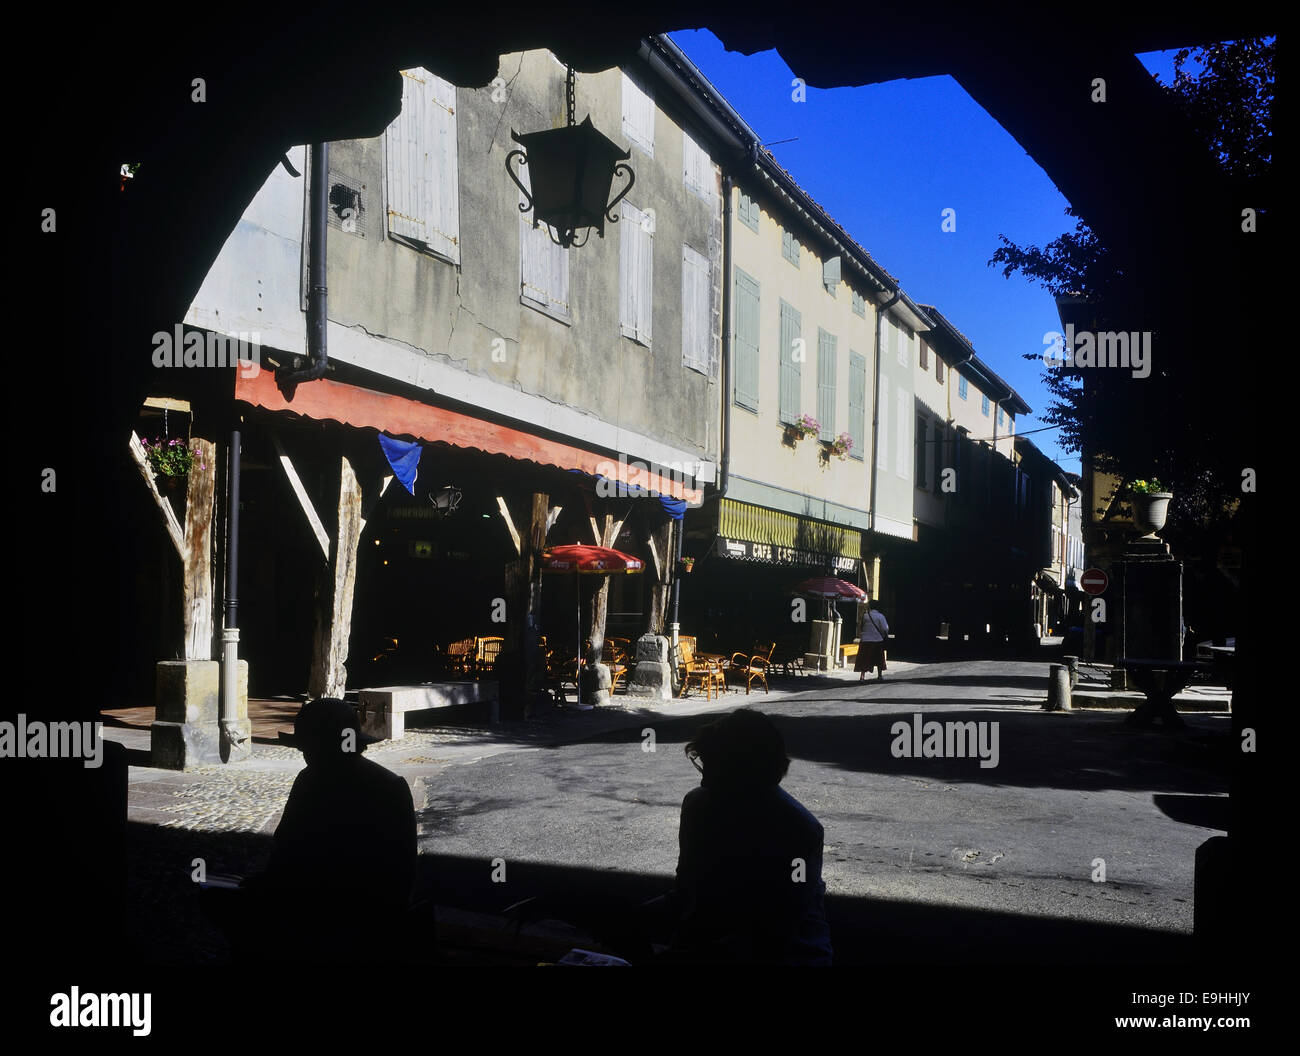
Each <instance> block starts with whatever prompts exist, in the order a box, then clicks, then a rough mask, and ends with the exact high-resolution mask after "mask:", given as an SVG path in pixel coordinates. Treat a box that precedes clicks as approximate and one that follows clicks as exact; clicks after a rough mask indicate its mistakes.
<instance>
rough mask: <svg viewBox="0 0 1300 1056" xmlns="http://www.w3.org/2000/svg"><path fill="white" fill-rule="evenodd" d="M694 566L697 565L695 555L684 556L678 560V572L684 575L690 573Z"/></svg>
mask: <svg viewBox="0 0 1300 1056" xmlns="http://www.w3.org/2000/svg"><path fill="white" fill-rule="evenodd" d="M694 567H695V558H693V557H683V558H682V559H681V560H680V561H678V562H677V572H678V574H679V575H683V576H688V575H690V573H691V569H693V568H694Z"/></svg>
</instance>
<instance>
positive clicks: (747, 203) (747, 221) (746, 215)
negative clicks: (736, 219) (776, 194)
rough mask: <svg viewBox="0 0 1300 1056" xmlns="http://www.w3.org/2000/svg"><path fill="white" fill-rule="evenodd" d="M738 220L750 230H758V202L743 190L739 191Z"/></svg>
mask: <svg viewBox="0 0 1300 1056" xmlns="http://www.w3.org/2000/svg"><path fill="white" fill-rule="evenodd" d="M737 212H738V214H739V216H740V222H741V223H742V224H744V225H745V226H746V227H748V228H749V229H750V230H752V231H757V230H758V203H757V202H756V201H754V199H753V198H751V197H750V196H749V195H747V194H746V193H745V192H744V191H741V192H740V208H739V209H738V210H737Z"/></svg>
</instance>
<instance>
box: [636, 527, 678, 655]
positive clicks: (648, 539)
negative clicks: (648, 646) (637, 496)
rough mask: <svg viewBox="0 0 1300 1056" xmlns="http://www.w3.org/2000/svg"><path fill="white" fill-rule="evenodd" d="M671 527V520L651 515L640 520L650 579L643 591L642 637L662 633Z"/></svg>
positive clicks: (666, 616) (665, 614) (666, 613)
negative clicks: (648, 555) (644, 605)
mask: <svg viewBox="0 0 1300 1056" xmlns="http://www.w3.org/2000/svg"><path fill="white" fill-rule="evenodd" d="M672 527H673V522H672V520H671V518H661V519H659V520H656V519H655V518H654V515H652V514H647V515H645V519H644V520H643V521H642V539H643V540H644V542H645V546H646V549H647V550H649V551H650V561H649V567H647V568H646V574H648V575H650V576H653V579H651V581H650V584H649V587H648V589H647V591H646V593H647V601H648V604H647V606H646V622H645V628H644V633H646V634H663V633H664V623H665V622H666V621H667V619H668V590H669V586H670V585H671V581H672V575H671V573H672V572H673V569H672V554H671V552H670V551H669V547H670V546H671V545H672Z"/></svg>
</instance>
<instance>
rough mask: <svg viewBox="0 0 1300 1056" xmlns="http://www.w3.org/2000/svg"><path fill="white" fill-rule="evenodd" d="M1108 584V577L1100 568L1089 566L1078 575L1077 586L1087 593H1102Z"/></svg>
mask: <svg viewBox="0 0 1300 1056" xmlns="http://www.w3.org/2000/svg"><path fill="white" fill-rule="evenodd" d="M1109 584H1110V577H1109V576H1108V575H1106V573H1105V572H1103V571H1102V570H1101V569H1100V568H1090V569H1088V571H1087V572H1085V573H1084V574H1083V575H1082V576H1080V577H1079V586H1081V587H1082V588H1083V589H1084V592H1085V593H1087V594H1104V593H1105V592H1106V587H1107V586H1108V585H1109Z"/></svg>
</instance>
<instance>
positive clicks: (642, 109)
mask: <svg viewBox="0 0 1300 1056" xmlns="http://www.w3.org/2000/svg"><path fill="white" fill-rule="evenodd" d="M623 135H625V136H627V138H628V139H630V140H631V141H632V142H633V143H635V144H636V145H637V146H638V147H640V148H641V149H642V150H644V151H645V152H646V153H647V154H649V155H650V156H651V157H652V158H653V157H654V156H655V99H654V94H653V92H651V90H650V89H649V88H648V87H644V86H643V85H641V84H640V83H638V82H637V81H634V80H633V79H632V78H631V77H629V76H628V74H627V71H626V70H624V71H623Z"/></svg>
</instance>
